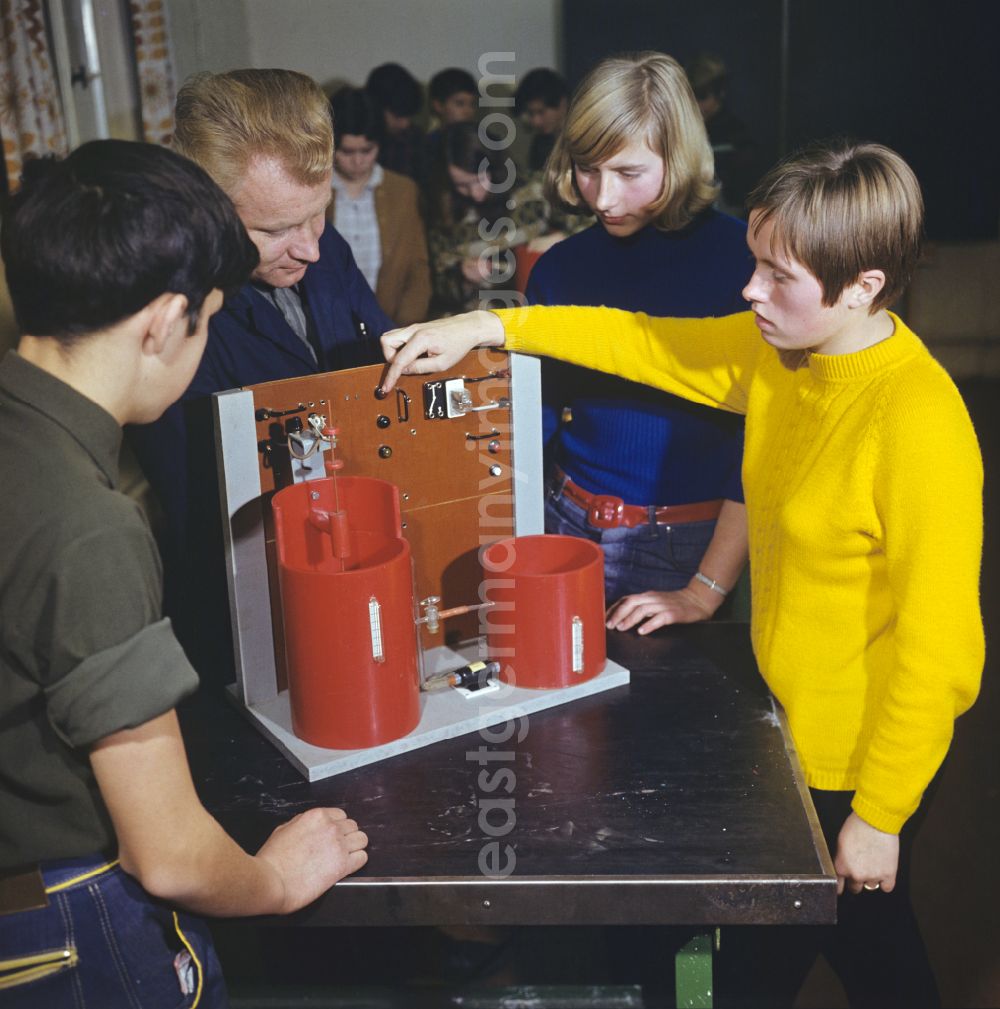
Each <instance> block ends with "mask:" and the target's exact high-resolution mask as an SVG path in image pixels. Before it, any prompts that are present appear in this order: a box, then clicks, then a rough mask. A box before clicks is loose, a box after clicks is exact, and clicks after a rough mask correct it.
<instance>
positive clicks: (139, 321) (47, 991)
mask: <svg viewBox="0 0 1000 1009" xmlns="http://www.w3.org/2000/svg"><path fill="white" fill-rule="evenodd" d="M0 249H2V254H3V259H4V265H5V269H6V274H7V282H8V286H9V288H10V292H11V297H12V301H13V304H14V309H15V314H16V317H17V321H18V325H19V327H20V329H21V331H22V337H21V341H20V343H19V345H18V349H17V351H16V352H13V351H12V352H10V353H9V354H8V355H7V357H6V358H4V360H3V361H2V362H0V432H2V437H0V472H2V473H3V474H4V475H5V477H6V478H7V480H8V490H9V493H8V496H7V505H6V506H5V529H4V536H3V538H2V540H0V996H2V997H0V1001H2V1003H3V1005H4V1006H8V1005H9V1006H25V1007H27V1006H32V1007H35V1006H42V1005H44V1006H46V1007H47V1009H57V1007H61V1006H78V1005H82V1004H87V1005H99V1006H101V1007H102V1009H114V1007H118V1006H123V1007H124V1006H128V1007H134V1006H136V1005H142V1006H143V1007H144V1009H151V1007H160V1006H164V1007H168V1006H169V1007H171V1009H173V1007H177V1006H196V1005H197V1006H202V1007H206V1006H213V1007H214V1006H224V1005H226V1004H227V1003H226V995H225V988H224V985H223V984H222V980H221V977H220V976H219V971H218V962H217V960H216V958H215V954H214V952H213V950H212V946H211V939H210V937H209V935H208V932H207V929H206V928H205V926H204V925H203V923H201V922H200V921H199V920H198V919H197V918H195V917H193V916H190V915H187V914H184V913H183V912H179V911H175V910H174V909H173V905H176V906H177V907H178V908H183V909H184V910H185V911H193V912H200V913H204V914H210V915H247V914H274V913H283V912H288V911H292V910H295V909H297V908H299V907H302V906H303V905H305V904H307V903H309V902H310V901H312V900H313V899H315V898H316V897H317V896H318V895H319V894H320V893H322V892H323V891H324V890H326V889H327V888H328V887H330V886H332V885H333V884H334V883H335V882H336V881H337V880H338V879H340V878H342V877H343V876H345V875H347V874H348V873H350V872H353V871H355V870H356V869H358V868H360V866H361V865H363V864H364V862H365V859H366V856H365V853H364V851H363V849H364V847H365V845H366V843H367V838H366V837H365V835H364V834H363V833H362V832H361V831H360V830H358V828H357V824H356V823H355V822H354V821H353V820H349V819H347V817H346V815H345V814H344V813H343V812H342V811H341V810H335V809H314V810H311V811H309V812H308V813H306V814H303V815H302V816H299V817H296V818H295V819H294V820H292V821H290V822H289V823H287V824H284V825H283V826H281V827H279V828H278V829H277V830H276V831H275V832H274V834H272V836H271V837H270V838H269V839H268V841H267V842H265V844H264V846H263V847H262V848H261V849H260V851H259V852H258V853H257V854H256V855H255V856H251V855H248V854H247V853H246V852H244V851H243V850H242V849H241V848H239V846H237V845H236V844H235V842H233V841H232V839H231V838H229V837H228V835H227V834H226V833H225V832H224V831H223V830H222V828H221V827H220V826H219V824H218V823H217V822H216V821H215V820H214V819H213V818H212V817H211V816H210V815H209V814H208V812H207V811H206V810H205V809H204V807H203V806H202V805H201V803H200V802H199V800H198V798H197V795H196V794H195V790H194V787H193V784H192V781H191V776H190V771H189V769H188V764H187V759H186V756H185V753H184V745H183V742H182V740H181V736H180V732H179V730H178V726H177V719H176V715H175V712H174V708H175V706H176V704H177V702H178V701H179V700H181V698H183V697H184V696H185V695H186V694H189V693H190V692H192V691H193V690H194V689H195V687H196V686H197V676H196V675H195V673H194V671H193V669H192V668H191V666H190V664H189V663H188V661H187V658H186V657H185V655H184V652H183V651H182V649H181V648H180V646H179V645H178V644H177V641H176V639H175V638H174V636H173V632H172V631H171V628H170V624H169V621H167V620H164V619H162V614H161V612H160V599H161V586H160V563H159V558H158V556H157V553H156V548H155V546H154V543H153V540H152V536H151V534H150V531H149V528H148V527H147V525H146V523H145V520H144V518H143V516H142V515H141V513H140V512H139V510H138V508H137V507H136V505H135V504H134V503H133V502H132V501H130V500H129V499H127V498H126V497H124V496H123V495H122V494H121V493H119V491H118V490H117V481H118V470H117V459H118V450H119V447H120V444H121V437H122V425H123V424H126V423H144V422H149V421H152V420H155V419H156V418H157V417H158V416H159V415H160V414H161V413H162V412H163V410H165V409H166V407H167V406H169V405H170V404H171V403H172V402H173V401H174V400H175V399H177V398H178V397H179V396H180V395H181V393H183V391H184V389H185V388H186V386H187V385H188V383H189V382H190V380H191V376H192V375H193V374H194V370H195V368H196V367H197V365H198V361H199V359H200V357H201V354H202V351H203V349H204V346H205V339H206V333H207V328H208V320H209V318H210V317H211V315H212V313H213V312H214V311H216V310H217V309H218V308H219V306H220V305H221V303H222V298H223V294H222V292H223V291H224V290H233V289H235V288H238V287H239V286H240V285H241V284H243V283H244V282H245V280H246V278H247V276H248V275H249V273H250V271H251V269H252V268H253V267H254V265H255V264H256V261H257V253H256V250H255V249H254V246H253V245H252V243H251V242H250V240H249V238H248V237H247V235H246V232H245V231H244V229H243V226H242V224H240V221H239V218H238V217H237V216H236V213H235V210H234V209H233V206H232V204H231V203H230V202H229V200H228V198H227V197H226V196H225V195H224V194H223V193H222V192H221V190H219V189H218V188H217V187H216V185H215V184H214V183H213V182H212V181H211V180H210V179H209V177H208V176H207V175H206V174H205V173H204V172H203V171H202V170H201V169H200V168H198V167H197V166H196V165H194V164H193V163H192V162H189V161H187V160H186V159H184V158H181V157H179V156H178V155H176V154H173V153H171V152H170V151H167V150H165V149H162V148H158V147H153V146H151V145H145V144H135V143H128V142H124V141H97V142H94V143H90V144H86V145H84V146H83V147H81V148H79V149H78V150H77V151H75V152H74V153H73V154H71V155H70V156H69V157H68V158H67V159H66V160H65V161H62V162H58V161H50V160H46V161H40V162H34V163H31V164H29V165H28V167H27V170H26V173H25V179H24V183H23V187H22V189H21V191H20V192H19V193H18V194H17V195H16V196H15V197H14V198H13V199H12V200H11V204H10V207H9V209H8V211H7V213H6V214H5V217H4V221H3V229H2V233H0Z"/></svg>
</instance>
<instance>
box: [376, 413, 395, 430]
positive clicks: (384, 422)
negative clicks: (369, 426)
mask: <svg viewBox="0 0 1000 1009" xmlns="http://www.w3.org/2000/svg"><path fill="white" fill-rule="evenodd" d="M375 423H376V424H377V425H378V426H379V427H388V426H389V425H390V424H391V423H392V421H391V420H389V418H388V417H386V415H385V414H384V413H380V414H379V415H378V419H377V420H376V421H375Z"/></svg>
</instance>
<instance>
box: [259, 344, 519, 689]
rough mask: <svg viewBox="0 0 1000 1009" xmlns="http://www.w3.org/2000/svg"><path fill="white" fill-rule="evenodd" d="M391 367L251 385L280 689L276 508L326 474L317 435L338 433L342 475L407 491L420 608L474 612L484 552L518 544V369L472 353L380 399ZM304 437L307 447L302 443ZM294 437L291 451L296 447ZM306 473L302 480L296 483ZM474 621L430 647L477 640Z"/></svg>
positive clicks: (425, 638) (429, 641)
mask: <svg viewBox="0 0 1000 1009" xmlns="http://www.w3.org/2000/svg"><path fill="white" fill-rule="evenodd" d="M384 371H385V368H384V366H383V365H371V366H369V367H365V368H352V369H349V370H347V371H339V372H329V373H327V374H322V375H308V376H304V377H302V378H292V379H284V380H281V381H277V382H265V383H262V384H260V385H254V386H248V387H247V388H248V391H250V392H251V393H252V394H253V403H254V417H255V420H256V424H257V451H258V462H259V466H260V484H261V493H262V503H263V505H264V522H265V539H266V545H267V566H268V577H269V580H270V595H271V614H272V619H273V625H274V641H275V663H276V668H277V670H278V685H279V689H282V688H283V687H284V686H285V682H286V677H285V657H284V656H285V649H284V634H283V629H282V620H281V605H280V597H279V592H278V580H277V576H276V570H277V568H276V563H275V547H274V530H273V524H272V521H271V509H270V498H271V496H272V494H273V493H274V492H275V491H276V490H280V489H281V488H283V487H285V486H288V485H289V484H290V483H292V482H293V480H294V479H295V476H294V472H293V471H295V470H298V471H301V468H302V467H303V466H312V467H318V468H319V469H321V470H322V469H323V467H324V463H325V461H326V460H328V459H329V458H330V454H329V453H328V452H327V451H317V452H316V453H315V454H314V455H313V456H311V457H310V458H309V459H307V460H306V461H305V462H302V461H301V460H298V459H296V458H295V456H296V455H298V456H301V455H303V454H305V453H304V452H303V446H304V445H305V446H306V451H308V445H309V440H308V439H309V436H310V435H311V433H313V432H315V430H316V429H317V428H320V429H322V428H327V427H333V428H335V429H337V431H338V433H337V435H336V448H335V449H334V450H333V454H334V456H335V457H336V459H338V460H341V461H342V462H343V464H344V465H343V468H341V469H339V470H338V471H336V473H337V475H345V476H346V475H351V476H365V477H377V478H378V479H381V480H387V481H389V482H390V483H393V484H395V485H396V486H397V487H398V488H399V498H400V510H401V513H402V524H403V535H404V536H406V538H407V540H408V541H409V543H410V547H411V550H412V557H413V567H414V584H415V598H416V599H417V600H420V599H424V598H426V597H428V596H440V598H441V608H442V609H447V608H450V607H454V606H464V605H468V604H472V603H478V602H479V601H480V599H479V587H480V580H481V575H480V568H479V560H478V551H479V548H480V547H481V546H483V545H485V544H487V543H491V542H494V541H495V540H498V539H502V538H503V537H505V536H512V535H513V534H514V498H513V481H512V462H513V461H512V458H511V412H510V371H509V362H508V357H507V354H506V353H503V352H501V351H485V350H483V351H476V352H474V353H473V354H470V355H469V356H468V357H466V358H464V359H463V360H462V361H460V362H459V363H458V364H457V365H456V366H455V367H454V368H453V369H452V370H451V371H449V372H447V373H443V374H439V375H416V376H409V377H404V378H402V379H401V380H400V382H399V384H398V386H397V388H396V389H394V390H393V391H392V392H391V393H389V394H388V395H387V396H384V397H383V396H381V395H380V393H379V383H380V381H381V378H382V376H383V374H384ZM300 432H305V435H306V438H307V440H306V441H305V442H303V441H302V440H301V438H302V435H301V433H300ZM290 436H291V448H290V447H289V441H290ZM300 475H301V474H300ZM478 627H479V622H478V617H477V615H476V614H475V613H472V614H468V615H465V616H461V617H456V618H453V619H450V620H448V621H446V622H445V623H443V624H442V628H441V630H440V631H438V633H436V634H430V633H429V632H428V631H427V629H426V628H422V629H421V631H422V644H423V646H424V648H425V649H426V648H432V647H434V646H437V645H441V644H452V643H454V642H456V641H460V640H464V639H467V638H470V637H474V636H475V635H477V634H478V633H479V629H478Z"/></svg>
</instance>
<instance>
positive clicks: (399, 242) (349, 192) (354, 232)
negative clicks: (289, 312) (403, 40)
mask: <svg viewBox="0 0 1000 1009" xmlns="http://www.w3.org/2000/svg"><path fill="white" fill-rule="evenodd" d="M330 109H331V112H332V113H333V139H334V145H335V150H334V155H333V180H332V182H333V198H332V199H331V201H330V206H329V209H328V211H327V217H328V218H329V220H330V221H331V223H332V224H333V225H334V227H335V228H336V229H337V231H338V232H339V233H340V234H341V235H342V236H343V237H344V238H345V239H346V240H347V243H348V244H349V245H350V247H351V252H353V253H354V260H355V262H356V263H357V264H358V269H359V270H361V273H362V274H363V275H364V278H365V280H366V281H367V282H368V286H369V287H371V288H372V290H374V292H375V298H376V300H377V301H378V303H379V305H380V307H381V308H382V310H383V311H384V312H385V314H386V315H388V316H389V318H390V319H394V320H395V321H396V323H397V324H398V325H400V326H406V325H409V324H410V323H411V322H421V321H423V320H424V319H426V318H427V309H428V306H429V304H430V300H431V273H430V265H429V263H428V259H427V236H426V234H425V233H424V222H423V220H422V219H421V216H420V210H419V206H418V203H419V193H418V190H417V186H416V183H414V182H413V180H412V179H408V178H406V177H405V176H403V175H398V174H397V173H396V172H393V171H390V170H389V169H388V168H383V167H382V166H381V165H380V164H378V156H379V149H380V146H381V143H382V139H383V137H384V133H383V129H382V113H381V111H380V110H379V108H378V106H377V105H376V104H375V101H374V99H372V98H371V96H370V95H369V94H368V93H367V92H365V91H362V90H360V89H359V88H341V89H340V91H338V92H337V93H336V94H335V95H334V96H333V97H332V98H331V99H330Z"/></svg>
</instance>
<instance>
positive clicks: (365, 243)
mask: <svg viewBox="0 0 1000 1009" xmlns="http://www.w3.org/2000/svg"><path fill="white" fill-rule="evenodd" d="M383 177H384V173H383V171H382V166H381V165H376V166H375V169H374V171H373V172H372V174H371V178H370V179H369V180H368V184H367V185H366V186H365V188H364V191H363V192H362V193H361V195H360V196H359V197H358V198H357V199H352V198H351V197H350V196H349V195H348V193H347V183H346V182H345V181H344V180H343V179H341V178H340V176H339V175H337V173H336V172H334V173H333V188H334V189H335V190H336V191H337V200H336V204H335V206H334V213H333V226H334V227H335V228H336V229H337V230H338V231H339V232H340V233H341V235H343V236H344V238H345V239H346V240H347V244H348V245H349V246H350V247H351V252H353V253H354V260H355V262H356V263H357V264H358V269H359V270H360V271H361V273H362V274H363V275H364V278H365V280H367V281H368V286H369V287H370V288H371V289H372V290H373V291H374V290H375V284H376V282H377V281H378V271H379V269H380V267H381V266H382V239H381V238H380V237H379V233H378V218H377V217H376V216H375V190H376V189H377V188H378V187H379V186H380V185H382V179H383Z"/></svg>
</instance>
